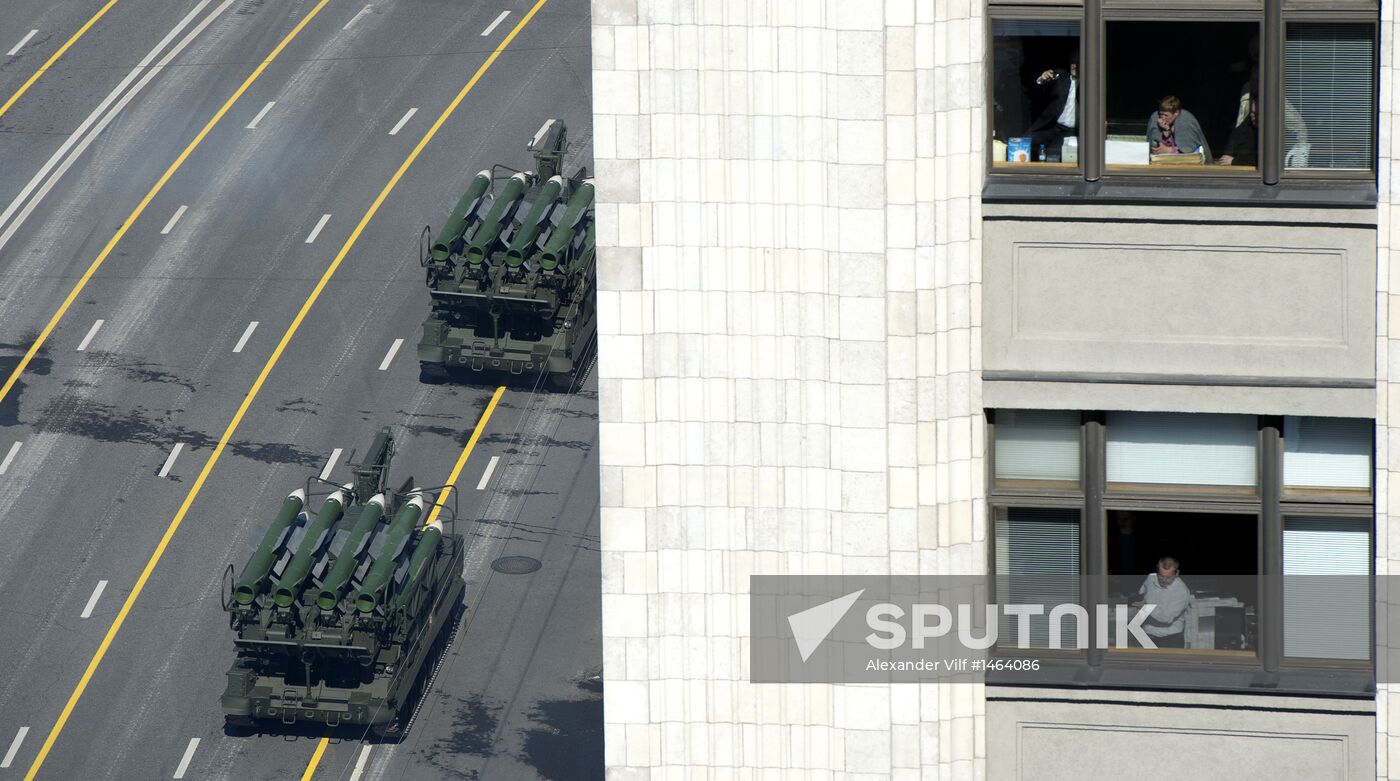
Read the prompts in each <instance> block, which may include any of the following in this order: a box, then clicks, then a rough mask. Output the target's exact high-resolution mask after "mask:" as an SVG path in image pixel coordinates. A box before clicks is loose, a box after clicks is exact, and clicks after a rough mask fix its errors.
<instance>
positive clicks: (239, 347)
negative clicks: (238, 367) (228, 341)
mask: <svg viewBox="0 0 1400 781" xmlns="http://www.w3.org/2000/svg"><path fill="white" fill-rule="evenodd" d="M257 327H258V321H257V320H254V321H253V322H251V323H249V324H248V327H247V328H245V329H243V335H242V336H240V337H238V344H235V345H234V346H233V351H234V352H236V353H241V352H243V348H244V347H245V346H246V345H247V344H248V337H250V336H252V335H253V331H254V330H256V329H257Z"/></svg>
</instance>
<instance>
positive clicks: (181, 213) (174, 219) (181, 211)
mask: <svg viewBox="0 0 1400 781" xmlns="http://www.w3.org/2000/svg"><path fill="white" fill-rule="evenodd" d="M188 208H189V207H188V206H186V205H185V204H183V203H182V204H180V208H178V209H176V210H175V214H174V215H173V216H171V218H170V222H167V223H165V227H164V228H161V229H160V235H162V236H164V235H165V234H167V233H169V232H170V231H171V229H172V228H174V227H175V223H177V222H179V221H180V218H181V217H183V216H185V209H188Z"/></svg>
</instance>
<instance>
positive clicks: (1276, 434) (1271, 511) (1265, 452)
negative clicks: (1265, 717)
mask: <svg viewBox="0 0 1400 781" xmlns="http://www.w3.org/2000/svg"><path fill="white" fill-rule="evenodd" d="M1263 423H1264V425H1262V426H1261V428H1260V432H1261V437H1260V439H1261V441H1260V443H1259V444H1260V448H1259V455H1260V459H1259V460H1260V474H1259V488H1260V493H1261V496H1262V498H1263V510H1264V512H1263V514H1262V517H1261V520H1262V524H1263V530H1262V531H1263V534H1262V535H1261V539H1260V543H1261V544H1260V546H1259V555H1260V559H1261V561H1260V565H1261V566H1260V570H1259V571H1260V573H1261V577H1260V587H1261V588H1260V600H1259V613H1258V621H1259V652H1260V653H1259V655H1260V658H1261V660H1262V661H1263V663H1264V670H1265V672H1270V673H1275V672H1278V669H1279V664H1280V662H1281V661H1282V658H1283V514H1282V512H1281V511H1280V496H1281V495H1282V493H1283V438H1282V437H1281V436H1280V429H1281V428H1282V426H1283V420H1282V418H1267V419H1265V420H1264V421H1263Z"/></svg>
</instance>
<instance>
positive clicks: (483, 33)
mask: <svg viewBox="0 0 1400 781" xmlns="http://www.w3.org/2000/svg"><path fill="white" fill-rule="evenodd" d="M507 16H510V11H502V12H501V15H500V16H498V17H496V21H494V22H492V23H491V24H488V25H486V29H485V30H482V31H481V37H483V38H485V37H486V36H488V35H490V34H491V31H492V30H495V29H496V27H497V25H499V24H500V23H501V22H504V21H505V20H506V17H507Z"/></svg>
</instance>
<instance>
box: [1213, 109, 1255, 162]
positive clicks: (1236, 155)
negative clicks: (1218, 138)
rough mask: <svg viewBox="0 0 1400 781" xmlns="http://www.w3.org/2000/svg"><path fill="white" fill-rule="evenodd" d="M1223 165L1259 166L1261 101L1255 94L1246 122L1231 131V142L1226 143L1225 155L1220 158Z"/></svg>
mask: <svg viewBox="0 0 1400 781" xmlns="http://www.w3.org/2000/svg"><path fill="white" fill-rule="evenodd" d="M1219 162H1220V164H1221V165H1258V164H1259V101H1258V100H1257V99H1256V98H1255V96H1254V93H1250V95H1249V110H1248V114H1247V115H1246V117H1245V120H1244V121H1243V122H1241V123H1240V124H1238V125H1236V126H1235V129H1234V130H1231V131H1230V140H1229V141H1226V142H1225V154H1223V155H1221V156H1220V161H1219Z"/></svg>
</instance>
